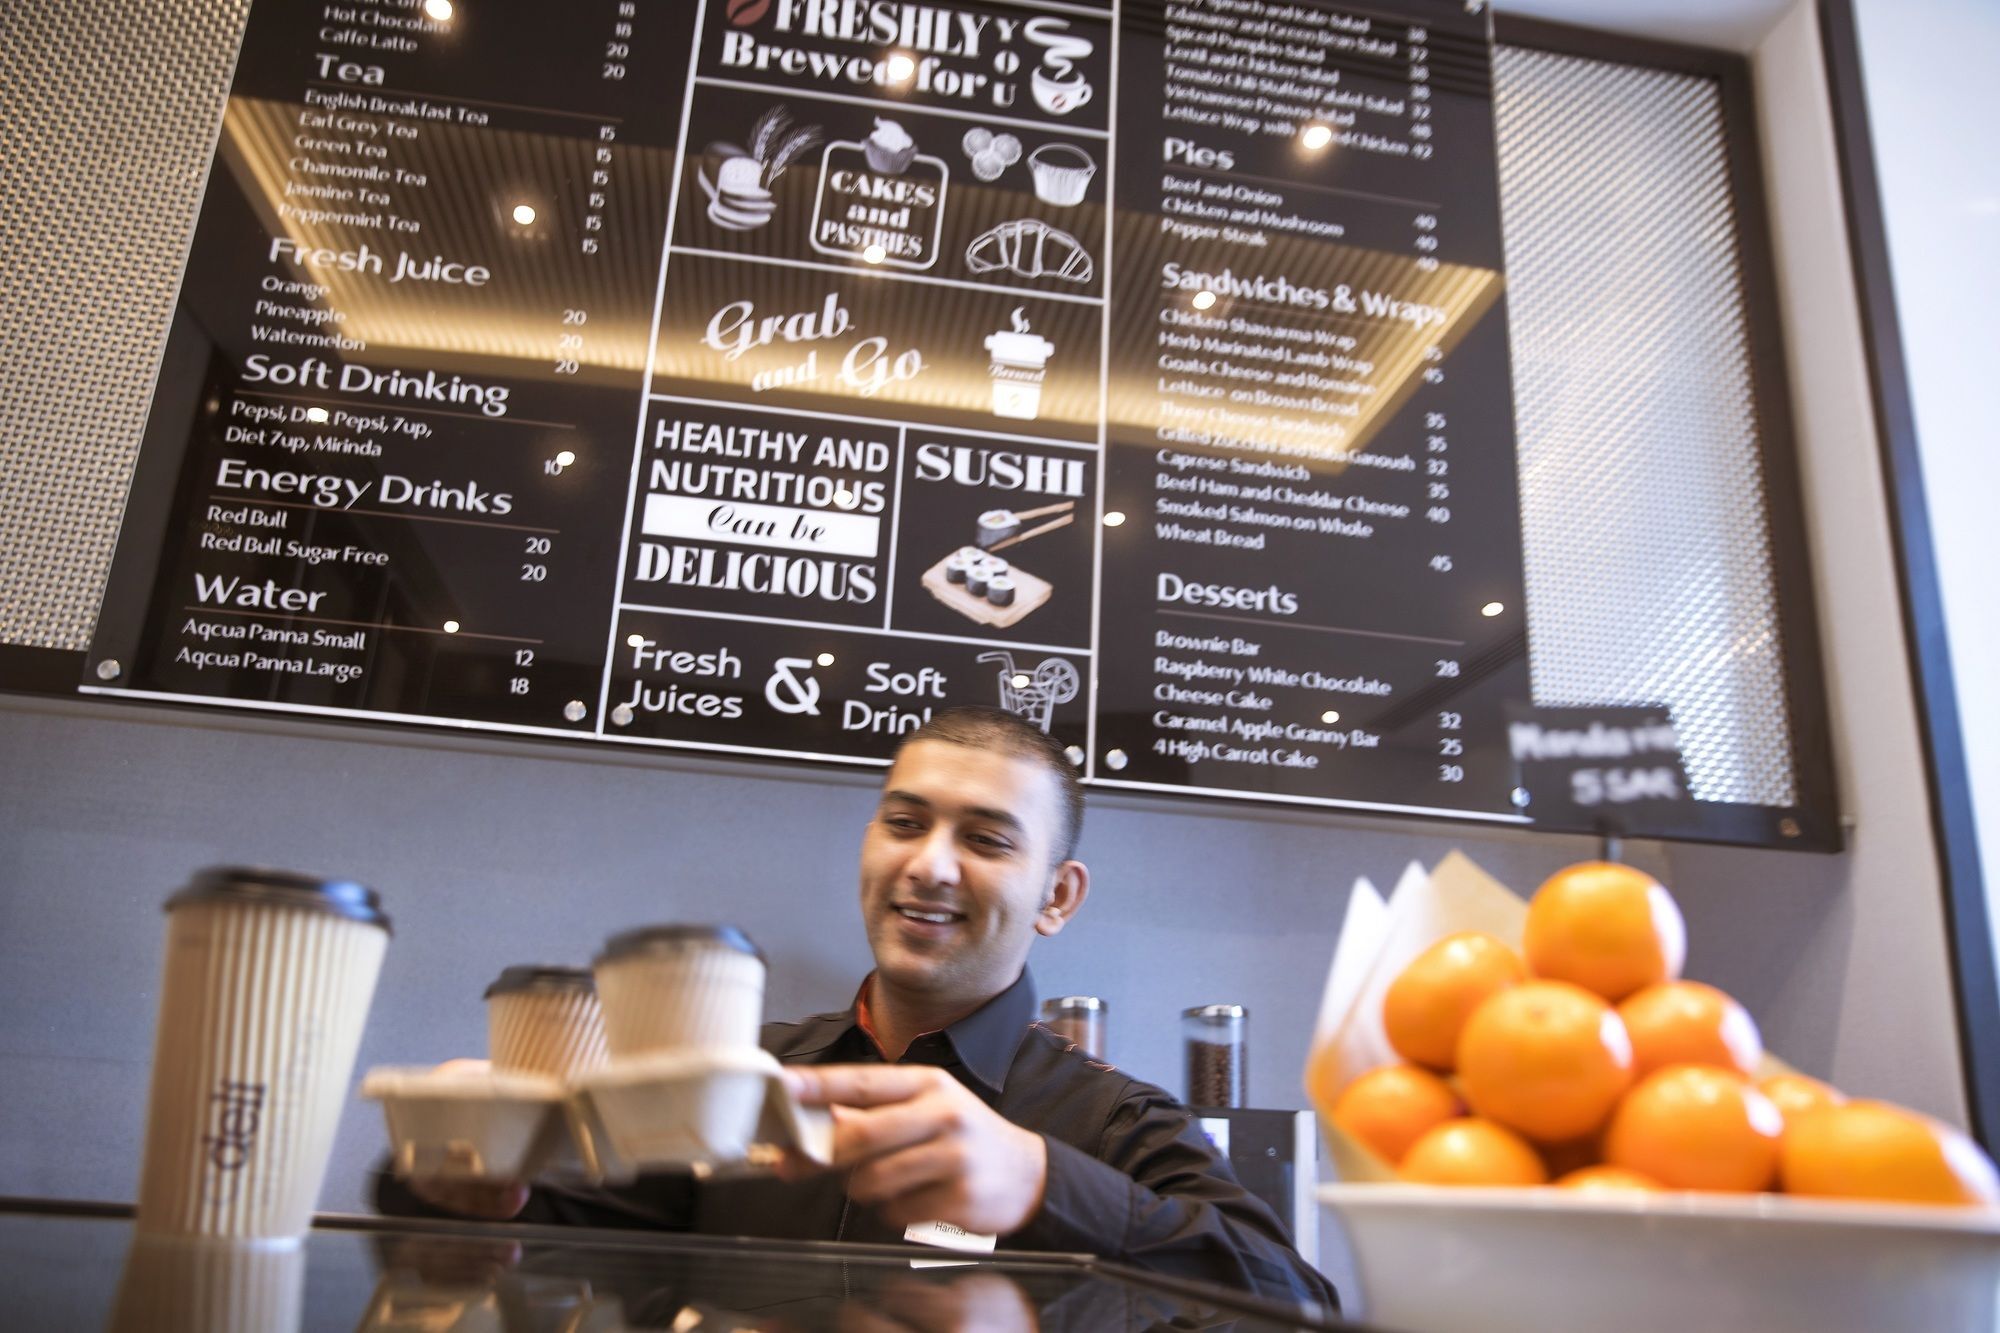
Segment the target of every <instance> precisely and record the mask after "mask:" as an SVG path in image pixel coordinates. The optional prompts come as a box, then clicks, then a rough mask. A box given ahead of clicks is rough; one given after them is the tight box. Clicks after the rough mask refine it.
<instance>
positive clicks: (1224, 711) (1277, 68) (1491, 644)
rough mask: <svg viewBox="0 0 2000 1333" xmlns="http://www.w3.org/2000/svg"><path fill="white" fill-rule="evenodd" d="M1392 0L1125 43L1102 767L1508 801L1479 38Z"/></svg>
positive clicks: (1497, 425)
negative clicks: (1381, 9)
mask: <svg viewBox="0 0 2000 1333" xmlns="http://www.w3.org/2000/svg"><path fill="white" fill-rule="evenodd" d="M1399 12H1400V13H1404V14H1405V15H1407V16H1408V17H1405V18H1402V19H1396V20H1391V19H1388V18H1385V17H1383V16H1382V15H1381V14H1380V13H1378V12H1377V11H1374V10H1347V9H1344V8H1342V7H1340V6H1337V5H1318V4H1310V5H1302V4H1297V3H1291V2H1290V0H1173V3H1168V4H1167V5H1165V12H1164V19H1165V22H1164V24H1163V25H1162V27H1161V29H1160V30H1157V31H1152V32H1146V31H1138V30H1128V31H1127V32H1126V33H1125V40H1124V47H1123V52H1122V60H1121V64H1120V79H1121V84H1120V95H1119V104H1120V108H1121V119H1120V124H1119V134H1120V150H1121V151H1120V154H1119V159H1118V182H1117V204H1118V206H1119V215H1118V226H1117V232H1116V251H1117V259H1118V265H1117V269H1116V271H1115V274H1114V278H1113V284H1112V324H1113V326H1114V327H1116V328H1119V329H1125V330H1130V331H1131V333H1130V334H1129V335H1128V336H1126V337H1124V338H1121V339H1119V340H1117V341H1115V342H1114V343H1113V344H1112V352H1111V357H1110V365H1111V376H1112V384H1113V386H1114V390H1115V392H1114V396H1113V400H1112V413H1113V416H1112V436H1111V450H1110V454H1109V468H1108V472H1107V479H1106V498H1105V504H1106V508H1107V509H1109V510H1113V511H1117V512H1119V513H1121V514H1122V515H1124V517H1125V520H1126V521H1125V522H1124V523H1123V524H1122V525H1121V526H1119V527H1116V528H1111V529H1108V530H1107V531H1106V535H1105V542H1104V582H1105V589H1106V596H1105V597H1104V599H1103V607H1104V610H1103V616H1102V620H1101V625H1100V631H1099V639H1100V643H1101V647H1102V664H1101V668H1100V671H1101V675H1100V686H1099V694H1098V700H1097V717H1096V731H1095V740H1094V745H1093V750H1094V752H1095V754H1096V755H1097V757H1098V760H1099V765H1100V766H1099V769H1098V777H1099V778H1100V779H1103V780H1106V781H1109V782H1112V783H1116V784H1120V785H1135V786H1161V787H1171V788H1175V789H1187V788H1199V789H1205V790H1213V791H1219V792H1246V793H1257V794H1261V795H1265V796H1273V797H1280V798H1286V799H1299V800H1309V801H1315V802H1319V801H1333V802H1340V801H1352V802H1357V803H1365V804H1372V805H1395V806H1404V807H1409V808H1414V809H1424V810H1433V811H1439V810H1466V811H1478V812H1482V813H1485V814H1488V815H1502V816H1504V815H1506V814H1508V813H1510V811H1511V807H1510V804H1509V794H1510V791H1511V787H1512V782H1511V774H1510V771H1509V768H1508V764H1507V759H1506V755H1505V749H1504V744H1503V731H1504V722H1503V719H1502V717H1501V715H1500V705H1501V701H1502V700H1504V699H1506V698H1509V697H1512V698H1523V697H1526V694H1527V665H1526V653H1525V639H1524V637H1523V634H1522V630H1521V626H1522V623H1523V621H1522V574H1521V561H1520V537H1519V526H1518V503H1517V497H1516V481H1515V474H1514V448H1513V424H1512V422H1513V418H1512V410H1511V398H1510V391H1509V389H1510V381H1509V373H1508V361H1507V340H1506V325H1505V320H1504V317H1503V310H1502V299H1501V281H1500V273H1499V270H1500V245H1499V223H1498V197H1497V179H1496V174H1495V170H1494V158H1493V152H1492V143H1493V122H1492V103H1491V96H1490V89H1489V57H1488V48H1489V42H1490V37H1489V35H1488V32H1487V28H1486V24H1487V19H1486V18H1485V17H1484V16H1468V15H1467V14H1466V13H1465V9H1464V7H1463V6H1461V5H1456V4H1451V5H1445V4H1428V5H1416V4H1412V5H1404V6H1400V7H1399ZM1141 144H1143V145H1145V146H1146V147H1147V148H1149V149H1152V150H1153V151H1150V152H1147V151H1135V147H1134V146H1135V145H1141Z"/></svg>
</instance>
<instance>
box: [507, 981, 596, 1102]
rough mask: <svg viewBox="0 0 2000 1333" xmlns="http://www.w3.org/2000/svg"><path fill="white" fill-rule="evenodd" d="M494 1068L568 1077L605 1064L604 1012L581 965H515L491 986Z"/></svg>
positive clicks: (593, 987) (562, 1077)
mask: <svg viewBox="0 0 2000 1333" xmlns="http://www.w3.org/2000/svg"><path fill="white" fill-rule="evenodd" d="M486 1046H487V1055H488V1057H489V1058H490V1059H491V1060H492V1062H493V1068H494V1069H496V1070H500V1071H515V1072H520V1073H528V1074H548V1075H550V1076H551V1077H554V1078H559V1079H562V1080H564V1081H568V1080H569V1079H572V1078H574V1077H576V1076H577V1075H578V1074H587V1073H589V1072H590V1071H591V1070H593V1069H596V1068H598V1067H599V1066H600V1065H602V1064H603V1063H604V1060H605V1055H606V1047H605V1044H604V1010H603V1009H602V1008H601V1007H600V1006H599V1004H598V1002H597V983H596V982H595V981H593V980H592V979H591V975H590V972H589V971H588V970H587V969H585V968H581V967H510V968H507V969H506V970H504V971H503V972H501V973H500V976H499V978H498V979H497V980H495V981H494V982H493V984H492V985H490V986H488V987H487V988H486Z"/></svg>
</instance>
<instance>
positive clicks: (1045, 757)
mask: <svg viewBox="0 0 2000 1333" xmlns="http://www.w3.org/2000/svg"><path fill="white" fill-rule="evenodd" d="M917 741H943V742H944V743H945V744H947V745H963V746H966V747H968V748H970V749H974V750H995V751H998V752H999V753H1001V754H1007V755H1016V756H1019V757H1020V758H1022V759H1033V760H1036V761H1037V762H1039V763H1040V764H1041V765H1042V767H1044V768H1046V769H1048V770H1049V772H1051V773H1053V774H1055V778H1056V783H1057V785H1058V786H1059V787H1060V788H1061V790H1062V802H1061V809H1060V811H1059V813H1060V814H1061V816H1062V827H1061V828H1059V829H1057V830H1056V835H1057V836H1056V844H1055V845H1056V847H1057V848H1058V850H1059V852H1060V855H1058V856H1057V857H1056V858H1055V859H1056V860H1057V861H1067V860H1069V859H1070V857H1072V856H1074V855H1076V842H1077V839H1078V838H1080V837H1082V836H1083V783H1082V782H1081V781H1080V780H1079V779H1078V777H1077V771H1076V763H1075V762H1074V761H1073V760H1072V759H1071V758H1070V757H1069V751H1068V749H1066V748H1065V747H1064V745H1063V743H1062V742H1061V741H1059V740H1057V739H1056V738H1055V737H1053V736H1051V735H1049V734H1048V733H1046V732H1044V731H1041V730H1039V729H1038V728H1036V727H1035V725H1034V724H1033V723H1031V722H1029V721H1028V720H1027V719H1025V718H1022V717H1019V716H1016V715H1015V714H1013V713H1010V712H1008V711H1007V710H1006V709H1004V708H993V707H989V706H987V705H985V704H965V705H962V706H960V707H958V708H947V709H945V710H944V711H943V712H941V713H936V714H933V715H932V717H931V720H930V721H928V722H926V723H924V724H923V725H922V726H921V727H918V728H917V729H916V730H915V731H912V732H910V733H909V734H908V735H906V736H904V737H903V739H902V741H901V742H900V743H898V744H897V746H896V756H898V757H900V756H901V755H902V753H903V750H904V747H906V746H909V745H913V744H915V743H916V742H917Z"/></svg>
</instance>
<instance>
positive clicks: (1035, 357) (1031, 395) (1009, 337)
mask: <svg viewBox="0 0 2000 1333" xmlns="http://www.w3.org/2000/svg"><path fill="white" fill-rule="evenodd" d="M1015 313H1016V314H1017V315H1018V314H1019V313H1020V312H1018V311H1016V312H1015ZM986 350H987V352H988V353H989V354H991V356H992V358H993V363H992V365H990V366H989V367H988V368H987V373H988V374H989V375H991V376H992V377H993V415H995V416H998V417H1012V418H1014V419H1016V420H1021V421H1033V420H1034V419H1035V418H1036V417H1037V416H1038V415H1040V413H1041V410H1042V380H1043V379H1044V378H1045V377H1046V376H1047V375H1048V364H1049V354H1050V353H1052V352H1054V351H1055V350H1056V345H1055V344H1054V343H1052V342H1050V341H1049V340H1048V339H1047V338H1044V337H1042V336H1041V335H1040V334H1037V333H1030V332H1028V331H1027V326H1026V325H1025V324H1024V323H1021V322H1019V321H1016V327H1015V328H1014V329H1012V330H1008V329H1002V330H1001V331H999V332H998V333H993V334H989V335H988V336H987V339H986Z"/></svg>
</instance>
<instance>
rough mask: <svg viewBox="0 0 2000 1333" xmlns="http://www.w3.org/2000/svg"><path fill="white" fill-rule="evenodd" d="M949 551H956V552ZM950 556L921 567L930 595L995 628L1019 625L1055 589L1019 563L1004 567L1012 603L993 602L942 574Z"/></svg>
mask: <svg viewBox="0 0 2000 1333" xmlns="http://www.w3.org/2000/svg"><path fill="white" fill-rule="evenodd" d="M952 554H953V555H955V554H957V552H953V553H952ZM949 559H951V556H950V555H947V556H945V557H943V559H940V560H939V561H938V562H937V563H936V564H935V565H932V566H931V567H930V568H929V569H927V570H925V571H924V578H923V584H924V587H926V588H928V589H930V594H931V596H933V597H935V598H937V599H938V600H939V601H940V602H943V603H944V604H945V605H946V606H948V607H950V608H951V609H952V610H954V611H956V612H958V613H959V614H960V615H962V616H964V617H965V618H966V619H967V620H971V621H976V622H977V623H979V624H981V625H991V626H992V627H993V628H995V629H1006V628H1007V627H1008V626H1009V625H1018V624H1020V623H1021V620H1022V619H1023V618H1024V617H1025V616H1026V615H1027V614H1028V612H1030V611H1032V610H1034V609H1035V608H1036V607H1038V606H1040V605H1041V604H1042V603H1043V602H1046V601H1048V600H1049V595H1050V594H1051V593H1053V592H1054V591H1055V589H1054V588H1052V587H1050V586H1049V582H1048V580H1047V579H1039V578H1036V577H1035V576H1034V575H1033V574H1030V573H1029V572H1028V571H1027V570H1025V569H1023V568H1021V567H1020V566H1019V565H1015V566H1013V567H1012V568H1011V569H1009V570H1008V571H1007V575H1008V577H1009V578H1011V579H1013V580H1014V601H1013V604H1012V605H1011V606H995V605H993V603H991V602H989V601H987V600H986V599H985V598H984V597H974V596H973V595H972V594H971V593H969V592H967V591H966V590H965V585H964V584H963V583H953V582H952V581H951V580H949V579H947V578H946V577H945V576H944V565H945V561H946V560H949Z"/></svg>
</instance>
